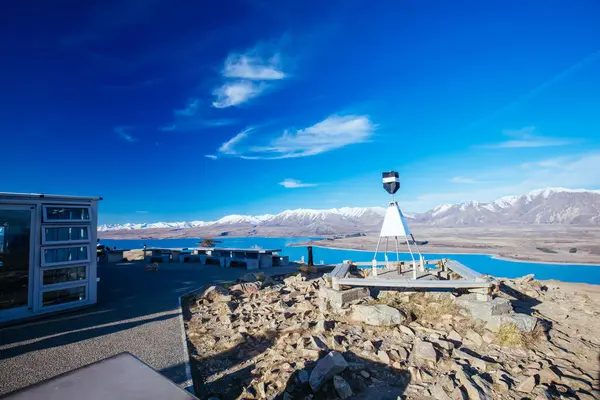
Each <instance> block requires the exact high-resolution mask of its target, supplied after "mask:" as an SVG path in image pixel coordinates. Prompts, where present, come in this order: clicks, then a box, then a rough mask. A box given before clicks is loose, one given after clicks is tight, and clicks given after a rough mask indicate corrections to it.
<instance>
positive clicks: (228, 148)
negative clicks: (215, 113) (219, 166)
mask: <svg viewBox="0 0 600 400" xmlns="http://www.w3.org/2000/svg"><path fill="white" fill-rule="evenodd" d="M250 131H251V129H246V130H245V131H243V132H240V133H238V134H237V135H235V136H234V137H232V138H231V139H229V140H228V141H226V142H225V143H223V144H222V145H221V147H219V153H221V154H228V155H238V150H237V149H236V147H237V146H238V144H239V143H240V142H241V141H242V140H244V139H246V138H247V137H248V132H250Z"/></svg>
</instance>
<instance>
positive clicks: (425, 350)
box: [411, 339, 437, 365]
mask: <svg viewBox="0 0 600 400" xmlns="http://www.w3.org/2000/svg"><path fill="white" fill-rule="evenodd" d="M411 357H412V361H413V363H415V364H416V365H423V364H425V363H426V362H427V361H431V362H433V363H435V362H437V353H436V352H435V349H434V348H433V345H432V344H431V343H429V342H424V341H422V340H421V339H415V343H414V347H413V351H412V353H411Z"/></svg>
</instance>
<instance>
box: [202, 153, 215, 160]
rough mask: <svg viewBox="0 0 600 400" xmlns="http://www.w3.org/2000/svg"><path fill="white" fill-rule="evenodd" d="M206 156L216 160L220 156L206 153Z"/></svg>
mask: <svg viewBox="0 0 600 400" xmlns="http://www.w3.org/2000/svg"><path fill="white" fill-rule="evenodd" d="M204 157H206V158H210V159H211V160H216V159H217V158H218V157H217V156H215V155H214V154H205V155H204Z"/></svg>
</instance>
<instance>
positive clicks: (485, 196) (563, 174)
mask: <svg viewBox="0 0 600 400" xmlns="http://www.w3.org/2000/svg"><path fill="white" fill-rule="evenodd" d="M507 161H509V160H507ZM481 174H482V176H486V177H489V178H490V179H489V181H488V182H486V183H487V184H482V185H476V186H472V187H473V189H472V190H464V191H456V192H452V191H448V192H430V193H422V194H421V195H419V196H417V197H416V198H414V199H409V200H410V203H414V205H413V206H412V207H411V208H412V209H414V210H417V211H425V210H428V209H431V208H433V207H435V206H436V205H438V204H441V203H457V202H462V201H468V200H478V201H483V202H486V201H493V200H495V199H498V198H500V197H502V196H507V195H521V194H524V193H527V192H529V191H531V190H535V189H540V188H546V187H566V188H571V189H579V188H586V189H598V188H600V151H595V152H590V153H584V154H574V155H570V156H562V157H556V158H551V159H541V160H536V161H532V162H528V163H525V164H521V165H510V164H507V165H506V166H505V167H495V168H494V169H490V170H488V171H481ZM507 177H509V179H507ZM511 177H518V178H517V179H514V178H512V179H511ZM492 182H493V183H492Z"/></svg>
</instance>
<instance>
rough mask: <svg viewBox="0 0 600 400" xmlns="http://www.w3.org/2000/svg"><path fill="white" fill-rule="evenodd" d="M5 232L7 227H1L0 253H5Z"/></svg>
mask: <svg viewBox="0 0 600 400" xmlns="http://www.w3.org/2000/svg"><path fill="white" fill-rule="evenodd" d="M4 231H5V227H4V226H0V253H4Z"/></svg>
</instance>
